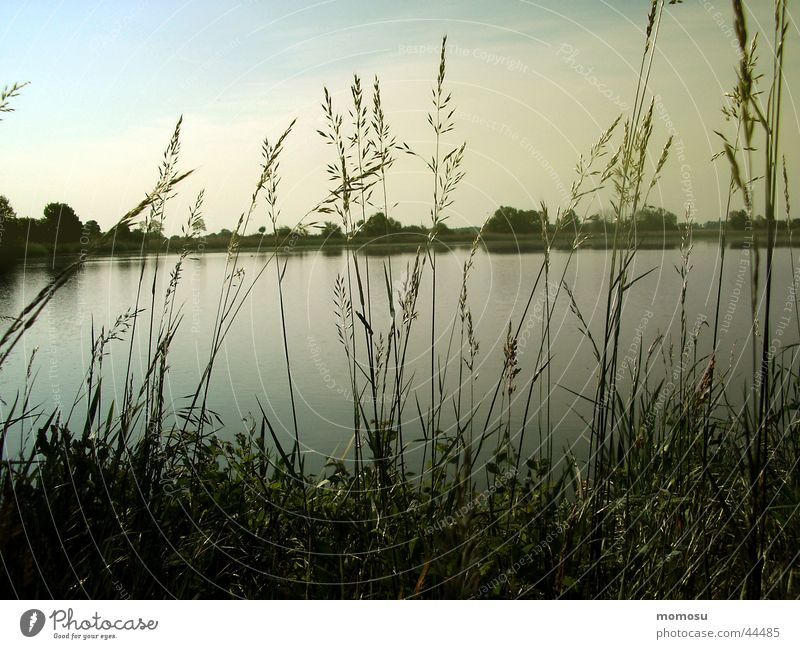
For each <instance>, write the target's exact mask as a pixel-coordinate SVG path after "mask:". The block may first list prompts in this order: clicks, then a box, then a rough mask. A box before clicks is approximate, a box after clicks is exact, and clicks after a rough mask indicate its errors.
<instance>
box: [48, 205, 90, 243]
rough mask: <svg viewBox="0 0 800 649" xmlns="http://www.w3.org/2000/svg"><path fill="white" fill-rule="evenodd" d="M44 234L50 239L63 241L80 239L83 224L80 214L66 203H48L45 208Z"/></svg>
mask: <svg viewBox="0 0 800 649" xmlns="http://www.w3.org/2000/svg"><path fill="white" fill-rule="evenodd" d="M41 225H42V228H41V230H42V234H43V236H44V237H45V238H46V239H47V240H49V241H51V242H52V241H54V240H58V241H60V242H62V243H68V242H75V241H79V240H80V238H81V234H82V233H83V226H82V225H81V220H80V219H79V218H78V215H77V214H75V210H73V209H72V208H71V207H70V206H69V205H67V204H66V203H48V204H47V205H45V208H44V219H43V221H42V224H41Z"/></svg>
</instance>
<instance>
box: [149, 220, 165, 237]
mask: <svg viewBox="0 0 800 649" xmlns="http://www.w3.org/2000/svg"><path fill="white" fill-rule="evenodd" d="M147 234H150V235H153V236H156V237H163V236H164V224H163V223H162V222H161V221H159V220H157V219H150V220H149V221H148V222H147Z"/></svg>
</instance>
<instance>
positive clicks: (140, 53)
mask: <svg viewBox="0 0 800 649" xmlns="http://www.w3.org/2000/svg"><path fill="white" fill-rule="evenodd" d="M748 4H750V5H752V6H753V7H754V8H756V11H755V13H750V15H749V28H750V31H751V32H755V31H757V30H761V31H762V32H763V33H764V34H765V35H767V36H768V35H769V34H770V33H771V31H770V21H771V14H772V11H771V5H772V2H771V1H768V0H757V1H756V0H753V1H751V2H750V3H748ZM648 9H649V2H648V1H647V0H558V1H553V0H543V1H541V2H533V1H528V0H524V1H516V0H504V1H500V2H497V1H494V2H493V1H484V0H458V1H436V2H433V1H430V0H428V1H426V2H422V1H417V0H412V1H409V2H397V1H393V2H387V1H384V0H374V1H372V2H361V1H358V2H357V1H353V0H321V1H312V2H308V1H306V0H300V1H299V2H297V1H295V2H278V1H275V0H245V1H241V2H222V1H211V0H200V1H198V0H188V1H180V0H179V1H175V2H173V1H170V0H165V1H158V2H156V1H155V0H150V1H146V0H144V1H138V0H131V1H127V2H121V1H113V2H96V1H80V0H73V1H66V0H64V1H62V2H44V1H32V2H4V3H2V5H0V34H1V35H2V37H1V38H0V70H2V73H3V74H2V78H0V85H7V84H10V83H11V82H14V81H29V82H30V85H29V86H27V87H26V88H24V90H23V92H22V94H21V96H20V97H19V98H17V99H16V100H14V107H15V109H16V112H14V113H11V114H9V115H6V116H5V117H4V119H3V121H2V122H0V143H2V145H1V146H2V154H0V194H5V195H6V196H7V197H8V198H9V199H10V201H11V203H12V205H13V206H14V208H15V209H16V211H17V213H18V214H19V215H20V216H31V217H39V216H41V213H42V209H43V207H44V206H45V205H46V204H47V203H49V202H53V201H60V202H66V203H69V204H70V205H71V206H72V207H73V208H74V209H75V210H76V212H77V213H78V215H79V216H80V218H81V219H82V220H84V221H86V220H89V219H94V220H96V221H98V222H99V223H100V225H101V227H102V228H103V229H106V228H108V227H110V226H111V225H113V223H115V222H116V220H117V219H118V218H119V217H120V216H121V215H122V214H124V213H125V212H126V211H127V210H128V209H129V208H130V207H132V206H133V205H135V204H136V203H138V201H139V200H140V199H141V198H142V197H143V196H144V194H145V193H146V192H147V191H149V190H150V189H151V188H152V186H153V185H154V183H155V180H156V177H157V168H158V164H159V162H160V160H161V156H162V152H163V150H164V148H165V147H166V145H167V143H168V141H169V137H170V135H171V133H172V130H173V128H174V125H175V122H176V121H177V119H178V117H179V116H180V115H183V128H182V148H181V161H180V167H181V168H182V169H185V170H188V169H194V170H195V172H194V173H193V175H192V176H191V177H190V178H189V179H187V180H186V181H185V182H184V183H183V184H182V186H181V187H180V191H179V193H178V196H177V197H176V199H175V200H174V201H173V202H172V204H171V207H170V211H169V214H168V224H167V231H168V232H170V233H174V232H177V231H178V229H179V226H180V224H181V223H183V222H184V221H185V219H186V216H187V215H188V209H189V206H190V205H191V204H193V203H194V199H195V197H196V195H197V193H198V192H199V191H200V190H205V204H204V205H205V207H204V215H205V220H206V223H207V226H208V228H209V230H212V231H217V230H219V229H221V228H229V229H232V228H233V227H234V226H235V224H236V221H237V219H238V217H239V215H240V214H241V212H242V211H244V210H245V209H246V208H247V205H248V204H249V199H250V195H251V194H252V191H253V188H254V186H255V182H256V180H257V178H258V176H259V173H260V171H259V163H260V153H261V145H262V142H263V140H264V138H265V137H269V138H270V139H271V140H273V141H274V140H275V139H276V138H277V137H278V136H279V135H280V133H281V132H283V130H284V129H285V128H286V126H287V125H288V124H289V122H291V120H292V119H295V118H297V120H298V121H297V125H296V127H295V128H294V130H293V132H292V133H291V135H290V136H289V138H288V140H287V142H286V147H285V151H284V156H283V158H282V162H281V167H280V171H281V186H280V197H279V201H280V208H281V221H282V222H283V223H284V224H287V225H293V224H294V223H296V222H297V220H298V219H300V218H301V217H303V215H305V214H306V213H307V212H308V210H310V209H311V208H312V207H313V206H314V205H315V204H317V203H318V202H319V201H320V200H321V199H323V198H324V197H325V195H326V192H327V191H328V189H329V188H330V185H329V183H328V181H327V175H326V171H325V166H326V165H327V164H328V163H329V162H330V161H331V158H330V156H331V153H332V151H331V149H330V147H328V146H326V145H325V143H324V142H323V140H322V138H321V137H320V136H319V135H318V134H317V129H318V128H321V127H322V126H323V121H322V111H321V108H320V102H321V100H322V97H323V88H324V87H327V88H328V89H329V90H330V92H331V94H332V96H333V100H334V106H335V108H336V109H337V110H339V111H341V112H342V113H343V114H344V115H346V114H347V110H348V108H349V106H350V97H349V93H350V90H349V88H350V83H351V81H352V78H353V74H359V75H360V76H361V78H362V84H363V85H364V86H365V88H370V87H371V82H372V79H373V78H374V76H375V75H377V76H378V77H379V78H380V80H381V88H382V95H383V105H384V110H385V112H386V116H387V120H388V121H389V124H390V128H391V130H392V133H393V135H394V136H395V137H396V138H397V140H398V141H399V142H406V143H408V144H409V146H411V148H412V149H414V150H415V151H417V152H419V153H420V154H422V155H423V156H425V157H429V156H430V155H431V153H432V151H433V145H434V142H433V134H432V132H431V129H430V127H429V126H428V124H427V119H426V115H427V112H428V111H429V110H430V104H431V88H432V86H433V85H434V83H435V79H436V73H437V70H438V58H439V52H438V50H439V46H440V43H441V39H442V37H443V36H444V35H447V37H448V41H447V43H448V58H447V81H446V84H447V88H448V90H449V91H451V92H452V95H453V102H454V105H455V107H456V112H455V114H454V116H453V119H454V122H455V128H454V129H453V131H452V132H451V133H448V134H447V136H446V138H445V139H446V144H447V145H448V146H455V145H458V144H460V143H461V142H466V153H465V158H464V170H465V172H466V176H465V178H464V181H463V183H462V184H461V186H460V187H459V189H458V190H457V192H456V194H455V195H454V202H453V205H452V206H451V208H449V212H448V215H449V219H450V220H449V223H450V225H451V226H453V227H459V226H464V225H479V224H480V223H481V222H483V220H485V219H486V218H487V217H488V216H489V215H491V213H492V212H493V211H494V210H495V209H496V208H497V207H498V206H499V205H510V206H514V207H519V208H525V209H531V208H537V207H538V206H539V204H540V203H541V202H542V201H544V202H545V203H547V205H548V206H549V209H550V210H551V212H555V209H556V207H557V206H558V205H563V204H564V202H565V196H566V195H567V192H568V191H569V188H570V185H571V183H572V180H573V179H574V177H575V173H574V167H575V164H576V161H577V159H578V156H580V155H581V154H584V155H585V154H586V153H587V152H588V150H589V148H590V147H591V146H592V144H593V143H594V142H595V141H596V140H597V138H598V137H599V135H600V133H601V132H602V131H603V130H604V129H605V128H607V127H608V126H609V125H610V124H611V123H612V122H613V121H614V120H615V119H616V117H617V116H619V115H620V114H623V115H626V114H628V113H629V111H630V107H631V105H632V104H633V100H634V93H635V90H636V79H637V73H638V66H639V61H640V59H641V52H642V47H643V42H644V33H643V30H644V27H645V24H646V16H647V12H648ZM790 9H791V6H790ZM794 19H795V15H792V21H791V29H790V42H789V44H788V46H787V50H786V52H787V53H786V63H785V67H786V86H785V91H784V92H785V95H784V102H785V103H784V111H785V112H784V122H783V126H782V128H783V138H782V142H783V147H784V153H785V154H786V157H787V165H788V169H789V176H790V179H791V180H790V192H791V193H792V194H793V195H795V196H797V195H798V192H797V190H798V189H800V187H798V183H797V181H796V178H797V177H798V174H797V173H796V170H797V168H798V165H800V153H798V152H800V146H798V145H800V117H799V116H798V106H797V99H800V98H798V97H796V93H795V91H798V90H800V65H798V63H800V38H798V37H800V33H798V27H797V23H796V22H795V20H794ZM769 42H770V39H769V38H764V39H763V40H762V41H761V46H762V50H761V56H762V60H763V62H765V63H766V60H767V58H768V56H769ZM736 64H737V52H736V46H735V37H734V32H733V26H732V17H731V11H730V3H729V2H727V1H724V0H714V1H713V2H712V1H709V0H685V1H684V2H683V3H682V4H677V5H670V6H667V7H666V9H665V15H664V19H663V22H662V25H661V33H660V37H659V42H658V49H657V53H656V57H655V62H654V68H653V74H652V78H651V84H650V92H651V94H652V95H653V96H654V98H655V114H656V122H655V128H654V134H653V142H652V146H651V155H652V157H653V159H654V160H655V159H657V158H658V155H659V154H660V152H661V148H662V146H663V143H664V142H665V140H666V139H667V137H668V136H669V135H672V136H673V151H672V156H671V159H670V160H669V162H668V164H667V168H666V170H665V172H664V174H663V177H662V179H661V182H660V184H659V185H658V187H657V189H656V190H655V191H654V193H653V194H652V195H651V196H650V203H652V204H654V205H658V206H663V207H665V208H667V209H669V210H671V211H673V212H675V213H677V214H679V215H683V214H684V213H686V212H687V211H688V212H690V213H691V214H692V215H693V217H694V219H695V220H697V221H699V222H701V223H702V222H705V221H707V220H716V219H717V218H718V217H719V215H720V213H721V211H722V210H723V208H724V204H725V203H724V201H725V197H726V190H727V186H728V182H729V174H728V167H727V163H726V162H725V161H724V160H717V161H715V162H712V160H711V159H712V157H713V156H714V154H715V153H717V151H719V149H720V141H719V138H718V137H717V136H716V135H715V134H714V131H715V130H720V131H725V132H727V133H730V132H731V130H730V129H731V125H730V124H726V122H725V120H724V118H723V115H722V112H721V108H722V106H723V104H724V93H725V92H727V91H729V90H730V89H731V88H732V87H733V85H734V82H735V67H736ZM764 71H765V72H769V71H768V70H766V69H765V70H764ZM617 141H618V140H617ZM431 186H432V180H431V176H430V172H429V171H427V170H426V169H425V166H424V164H423V163H422V162H421V161H420V160H419V159H417V158H414V157H411V156H402V157H400V158H399V159H398V162H397V163H396V164H395V166H394V167H393V168H392V170H391V174H390V177H389V181H388V195H389V202H390V204H391V214H392V216H394V217H395V218H398V219H399V220H400V221H402V222H403V223H405V224H424V223H426V222H427V221H428V219H429V212H430V203H431ZM797 200H800V199H797ZM735 202H736V201H735ZM739 202H741V201H739ZM607 207H608V205H607V203H603V202H602V200H598V201H596V202H595V203H594V204H592V205H587V206H586V207H585V209H586V210H588V211H598V210H599V209H604V208H607ZM376 209H377V208H376ZM323 218H330V217H327V216H326V217H322V216H319V217H312V219H316V220H322V219H323ZM266 219H267V217H266V212H265V210H263V209H262V210H259V212H258V213H257V215H256V220H255V222H254V224H253V227H252V228H251V230H252V229H255V228H256V227H258V225H266V224H267V221H266Z"/></svg>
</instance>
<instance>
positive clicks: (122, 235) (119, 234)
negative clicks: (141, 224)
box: [112, 223, 133, 241]
mask: <svg viewBox="0 0 800 649" xmlns="http://www.w3.org/2000/svg"><path fill="white" fill-rule="evenodd" d="M112 231H113V232H114V239H116V240H119V241H127V240H128V239H131V238H132V237H133V232H131V226H130V225H128V224H127V223H119V224H117V225H115V226H114V227H113V228H112Z"/></svg>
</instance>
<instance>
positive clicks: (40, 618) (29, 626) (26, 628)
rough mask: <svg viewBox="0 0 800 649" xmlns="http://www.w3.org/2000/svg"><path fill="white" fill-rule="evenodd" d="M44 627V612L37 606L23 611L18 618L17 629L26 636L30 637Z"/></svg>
mask: <svg viewBox="0 0 800 649" xmlns="http://www.w3.org/2000/svg"><path fill="white" fill-rule="evenodd" d="M43 628H44V613H42V612H41V611H40V610H39V609H38V608H32V609H31V610H30V611H25V612H24V613H23V614H22V616H21V617H20V618H19V630H20V631H22V635H24V636H25V637H26V638H32V637H33V636H35V635H36V634H37V633H39V631H41V630H42V629H43Z"/></svg>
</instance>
